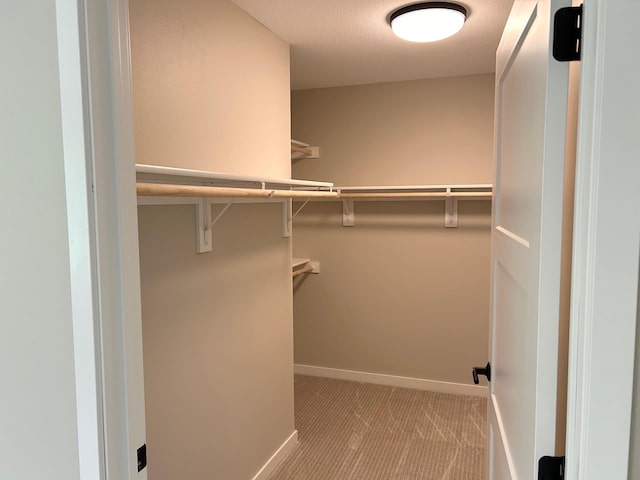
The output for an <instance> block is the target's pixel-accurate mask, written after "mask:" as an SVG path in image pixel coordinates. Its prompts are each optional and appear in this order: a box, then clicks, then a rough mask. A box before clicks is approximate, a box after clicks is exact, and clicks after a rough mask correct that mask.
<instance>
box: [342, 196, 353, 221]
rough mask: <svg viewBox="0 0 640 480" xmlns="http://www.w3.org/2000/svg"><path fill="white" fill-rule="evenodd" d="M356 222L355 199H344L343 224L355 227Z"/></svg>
mask: <svg viewBox="0 0 640 480" xmlns="http://www.w3.org/2000/svg"><path fill="white" fill-rule="evenodd" d="M355 224H356V215H355V204H354V201H353V200H343V201H342V226H343V227H353V226H355Z"/></svg>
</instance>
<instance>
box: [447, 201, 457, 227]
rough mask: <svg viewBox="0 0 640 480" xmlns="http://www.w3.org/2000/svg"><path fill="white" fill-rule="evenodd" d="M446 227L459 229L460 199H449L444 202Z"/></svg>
mask: <svg viewBox="0 0 640 480" xmlns="http://www.w3.org/2000/svg"><path fill="white" fill-rule="evenodd" d="M444 226H445V227H446V228H458V199H457V198H454V197H447V198H445V200H444Z"/></svg>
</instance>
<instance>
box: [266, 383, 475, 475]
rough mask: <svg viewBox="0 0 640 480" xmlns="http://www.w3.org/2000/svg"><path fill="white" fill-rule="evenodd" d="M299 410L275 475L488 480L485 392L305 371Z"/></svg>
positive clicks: (298, 388)
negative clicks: (292, 443) (291, 442)
mask: <svg viewBox="0 0 640 480" xmlns="http://www.w3.org/2000/svg"><path fill="white" fill-rule="evenodd" d="M295 409H296V411H295V417H296V428H297V429H298V433H299V444H298V446H297V447H296V449H295V450H294V451H293V453H292V454H291V455H290V456H289V458H287V459H286V460H285V461H284V463H283V464H282V465H280V467H279V468H278V469H277V470H276V471H275V472H274V473H273V474H272V475H271V476H270V477H269V480H483V479H484V469H485V462H486V460H485V448H486V438H485V437H486V433H485V432H486V400H485V399H484V398H478V397H467V396H461V395H450V394H443V393H434V392H424V391H419V390H410V389H405V388H395V387H387V386H381V385H372V384H366V383H356V382H347V381H342V380H332V379H327V378H318V377H307V376H298V375H297V376H296V377H295Z"/></svg>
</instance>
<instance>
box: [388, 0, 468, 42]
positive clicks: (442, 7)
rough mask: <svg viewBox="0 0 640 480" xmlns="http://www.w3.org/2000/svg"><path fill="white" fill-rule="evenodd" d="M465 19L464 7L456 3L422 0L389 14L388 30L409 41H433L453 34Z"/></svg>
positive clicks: (458, 29) (465, 11)
mask: <svg viewBox="0 0 640 480" xmlns="http://www.w3.org/2000/svg"><path fill="white" fill-rule="evenodd" d="M466 18H467V10H466V9H465V8H464V7H463V6H462V5H458V4H456V3H449V2H423V3H415V4H413V5H407V6H406V7H402V8H399V9H398V10H396V11H394V12H393V13H392V14H391V16H390V17H389V23H390V24H391V30H393V33H395V34H396V35H397V36H398V37H400V38H402V39H404V40H408V41H410V42H435V41H436V40H442V39H444V38H447V37H450V36H451V35H455V34H456V33H458V32H459V31H460V29H461V28H462V26H463V25H464V21H465V20H466Z"/></svg>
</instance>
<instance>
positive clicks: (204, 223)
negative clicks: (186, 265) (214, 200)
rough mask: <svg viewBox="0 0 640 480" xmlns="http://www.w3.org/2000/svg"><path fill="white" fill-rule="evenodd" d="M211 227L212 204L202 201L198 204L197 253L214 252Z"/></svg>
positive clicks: (203, 199)
mask: <svg viewBox="0 0 640 480" xmlns="http://www.w3.org/2000/svg"><path fill="white" fill-rule="evenodd" d="M210 225H211V202H210V201H209V200H208V199H206V198H202V199H200V202H198V203H197V204H196V252H198V253H206V252H210V251H212V250H213V235H212V230H213V229H212V228H210Z"/></svg>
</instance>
